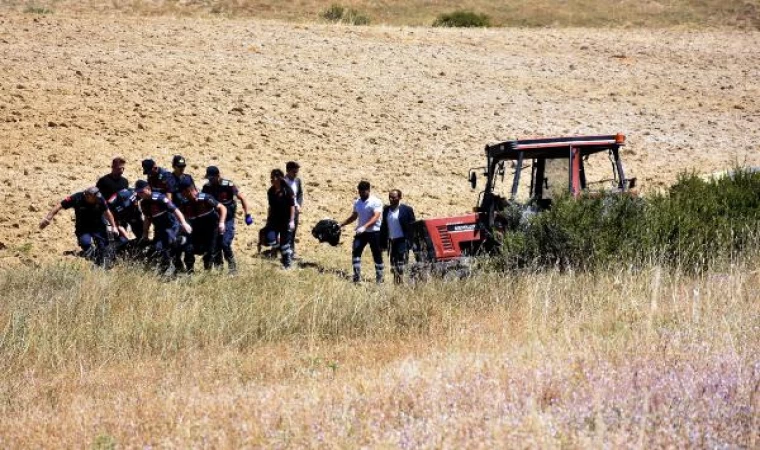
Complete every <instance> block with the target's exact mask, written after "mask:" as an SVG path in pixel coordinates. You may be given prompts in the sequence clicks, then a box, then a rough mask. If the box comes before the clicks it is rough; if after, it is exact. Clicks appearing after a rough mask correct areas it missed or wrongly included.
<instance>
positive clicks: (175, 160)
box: [172, 155, 187, 167]
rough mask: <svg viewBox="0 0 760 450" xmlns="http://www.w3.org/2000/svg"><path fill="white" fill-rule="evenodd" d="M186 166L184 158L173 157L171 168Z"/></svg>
mask: <svg viewBox="0 0 760 450" xmlns="http://www.w3.org/2000/svg"><path fill="white" fill-rule="evenodd" d="M186 165H187V164H186V163H185V157H184V156H182V155H174V158H173V159H172V167H185V166H186Z"/></svg>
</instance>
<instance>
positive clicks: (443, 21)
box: [433, 11, 491, 28]
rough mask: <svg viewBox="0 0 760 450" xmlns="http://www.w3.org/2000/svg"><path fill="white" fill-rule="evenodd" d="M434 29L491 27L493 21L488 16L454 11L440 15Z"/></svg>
mask: <svg viewBox="0 0 760 450" xmlns="http://www.w3.org/2000/svg"><path fill="white" fill-rule="evenodd" d="M433 26H434V27H461V28H473V27H490V26H491V19H490V18H489V17H488V16H487V15H486V14H477V13H474V12H472V11H454V12H452V13H448V14H440V15H439V16H438V18H437V19H435V22H433Z"/></svg>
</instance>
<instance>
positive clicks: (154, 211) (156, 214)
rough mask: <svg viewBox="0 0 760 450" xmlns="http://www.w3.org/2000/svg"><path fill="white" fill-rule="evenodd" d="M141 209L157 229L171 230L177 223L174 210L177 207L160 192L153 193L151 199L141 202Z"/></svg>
mask: <svg viewBox="0 0 760 450" xmlns="http://www.w3.org/2000/svg"><path fill="white" fill-rule="evenodd" d="M140 209H142V212H143V214H144V215H145V217H148V218H150V219H151V220H152V221H153V225H154V226H156V227H157V228H170V227H171V226H173V225H174V223H175V222H176V218H175V217H174V210H176V209H177V207H176V206H175V205H174V203H172V202H171V200H169V199H168V198H167V197H166V196H165V195H164V194H162V193H160V192H153V193H152V195H151V196H150V198H148V199H144V200H141V201H140Z"/></svg>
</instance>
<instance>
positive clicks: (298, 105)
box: [0, 13, 760, 266]
mask: <svg viewBox="0 0 760 450" xmlns="http://www.w3.org/2000/svg"><path fill="white" fill-rule="evenodd" d="M0 61H1V62H0V135H1V136H2V139H1V140H0V167H2V169H3V171H2V175H0V183H2V186H3V188H2V192H3V195H4V197H5V201H4V202H3V203H2V205H0V266H12V265H14V264H16V263H18V262H19V261H20V262H24V263H27V264H35V263H38V262H41V261H44V260H51V259H60V258H63V256H62V254H63V252H64V251H66V250H72V249H75V248H76V245H75V241H74V238H73V233H72V231H73V226H72V224H71V223H70V218H71V214H70V213H69V212H62V213H61V214H60V215H59V217H57V218H56V221H55V223H54V224H53V225H51V226H50V227H48V228H47V229H46V230H44V231H39V230H38V228H37V224H38V223H39V220H40V219H41V218H42V217H43V215H44V214H45V213H46V211H47V210H48V209H49V208H51V207H52V206H53V205H54V204H55V203H56V202H59V201H60V200H61V199H62V198H64V197H65V196H66V195H68V194H70V193H72V192H76V191H79V190H82V189H84V188H86V187H87V186H89V185H92V184H94V182H95V180H96V179H97V178H98V177H99V176H101V175H103V174H105V173H107V172H108V170H109V164H110V160H111V158H112V157H113V156H114V155H116V154H123V155H125V156H126V159H127V160H128V166H127V173H126V175H127V177H128V178H129V179H130V181H131V182H133V181H134V180H135V179H137V178H139V177H141V176H142V175H141V172H140V161H141V160H142V159H143V158H146V157H153V158H155V159H156V160H157V161H158V162H159V164H160V165H162V166H164V167H168V166H170V162H171V157H172V155H174V154H182V155H184V156H185V157H186V158H187V160H188V162H189V166H188V171H189V172H190V173H191V174H192V175H193V176H194V177H196V179H198V180H199V179H201V178H202V176H203V173H204V169H205V167H206V166H207V165H212V164H213V165H218V166H219V167H220V168H221V170H222V172H223V174H224V175H225V176H226V177H228V178H230V179H232V180H233V181H235V182H236V183H237V184H238V185H240V186H241V189H242V191H243V192H244V193H245V194H246V195H247V197H248V198H249V200H250V203H251V205H252V209H253V213H254V217H255V218H256V220H257V225H256V227H253V228H258V226H259V225H260V224H261V223H262V222H263V220H264V218H265V215H266V197H265V191H266V189H267V187H268V176H269V171H270V170H271V169H273V168H275V167H284V163H285V162H286V161H288V160H291V159H293V160H298V161H299V162H300V163H301V164H302V177H303V179H304V181H305V183H306V185H305V187H306V189H307V197H306V205H305V210H304V215H303V218H302V220H303V224H302V228H301V230H302V231H301V232H300V238H301V241H302V248H304V245H303V244H306V245H305V247H306V249H305V251H302V253H312V254H317V253H319V252H320V251H323V250H322V248H324V247H322V248H317V246H316V243H315V242H314V241H313V239H312V238H311V237H310V236H309V235H308V230H309V229H310V228H311V226H312V225H313V224H314V223H315V222H316V221H317V220H319V219H321V218H324V217H335V218H338V219H342V218H344V217H346V216H347V215H348V214H349V213H350V202H351V199H352V198H353V197H354V193H355V186H356V183H357V182H358V181H359V180H360V179H368V180H369V181H370V182H371V183H372V184H373V187H374V189H375V193H376V194H377V195H378V196H380V198H383V199H384V198H386V191H387V190H389V189H391V188H399V189H401V190H402V191H403V192H404V193H405V200H406V201H407V202H408V203H410V204H412V205H413V206H414V207H415V208H416V209H417V211H418V213H419V215H420V216H421V217H433V216H438V215H443V214H451V213H458V212H464V211H467V210H469V209H471V208H472V206H473V205H474V203H475V201H476V196H477V193H476V192H474V191H472V190H471V189H470V188H469V185H468V183H467V182H466V175H467V170H468V169H469V168H470V167H476V166H479V165H482V163H483V158H482V149H483V146H484V144H486V143H489V142H494V141H499V140H506V139H514V138H526V137H534V136H554V135H575V134H609V133H616V132H623V133H625V134H626V135H627V136H628V145H627V147H626V148H625V152H624V158H625V162H626V168H627V171H628V173H629V175H630V176H636V177H638V180H639V184H640V186H641V189H642V190H643V191H644V192H647V191H650V190H651V189H654V188H658V187H663V186H666V185H668V184H670V183H672V182H673V181H675V179H676V178H677V175H678V174H679V173H680V172H683V171H692V170H693V171H697V172H713V171H718V170H724V169H727V168H730V167H731V166H733V165H735V164H747V165H759V164H760V144H758V140H759V138H760V128H759V127H758V124H759V123H760V100H758V94H760V84H758V83H757V80H758V79H760V32H742V31H709V32H694V31H663V30H657V31H654V30H590V29H563V30H551V29H530V30H526V29H490V30H483V29H478V30H460V29H428V28H405V27H388V26H378V27H349V26H340V25H318V24H315V25H303V24H301V25H298V24H291V23H280V22H272V21H261V20H253V19H251V20H237V19H234V20H233V19H206V18H170V17H159V18H144V17H143V18H137V17H116V16H114V17H109V16H88V15H81V16H79V15H70V16H67V15H64V14H54V15H37V14H21V13H3V14H2V15H0ZM256 238H257V236H256V233H255V232H254V231H253V230H251V229H241V230H240V232H239V234H238V238H237V244H236V245H237V248H238V249H239V253H241V255H243V258H246V257H247V256H246V255H249V254H251V253H253V251H254V249H253V246H255V242H256Z"/></svg>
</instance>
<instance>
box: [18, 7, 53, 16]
mask: <svg viewBox="0 0 760 450" xmlns="http://www.w3.org/2000/svg"><path fill="white" fill-rule="evenodd" d="M24 12H25V13H27V14H43V15H44V14H53V10H52V9H50V8H48V7H45V6H36V5H28V6H27V7H26V8H25V9H24Z"/></svg>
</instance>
